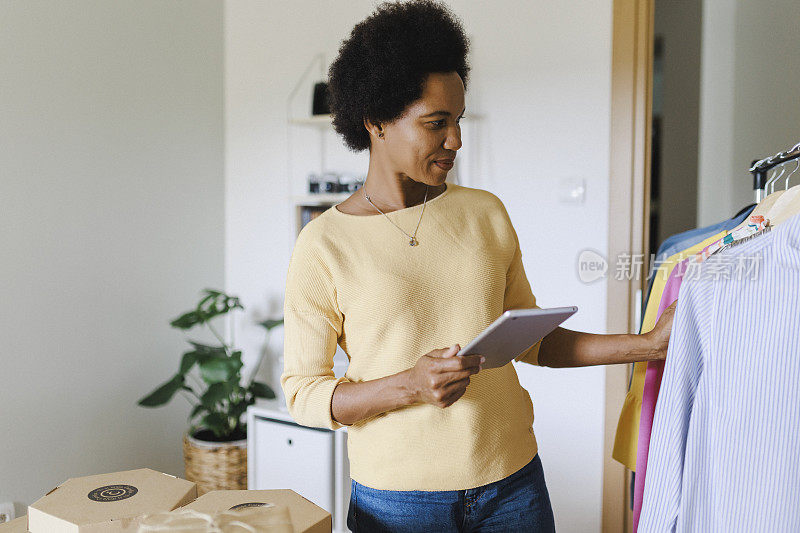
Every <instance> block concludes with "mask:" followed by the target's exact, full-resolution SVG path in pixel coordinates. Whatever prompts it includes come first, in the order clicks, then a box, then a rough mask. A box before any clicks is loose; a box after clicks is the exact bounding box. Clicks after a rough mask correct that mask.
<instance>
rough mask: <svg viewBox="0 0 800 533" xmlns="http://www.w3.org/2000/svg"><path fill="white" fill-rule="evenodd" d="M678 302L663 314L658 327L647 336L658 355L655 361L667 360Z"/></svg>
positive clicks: (657, 324)
mask: <svg viewBox="0 0 800 533" xmlns="http://www.w3.org/2000/svg"><path fill="white" fill-rule="evenodd" d="M677 304H678V301H677V300H675V301H674V302H673V303H672V305H670V306H669V307H667V308H666V309H664V312H663V313H661V317H659V319H658V322H657V323H656V326H655V327H654V328H653V330H652V331H650V332H649V333H647V334H646V335H647V336H648V337H649V338H650V341H651V342H652V346H653V350H654V352H655V353H656V357H655V358H654V359H656V360H661V361H663V360H664V359H666V358H667V347H668V346H669V335H670V332H671V331H672V319H673V318H674V317H675V306H676V305H677Z"/></svg>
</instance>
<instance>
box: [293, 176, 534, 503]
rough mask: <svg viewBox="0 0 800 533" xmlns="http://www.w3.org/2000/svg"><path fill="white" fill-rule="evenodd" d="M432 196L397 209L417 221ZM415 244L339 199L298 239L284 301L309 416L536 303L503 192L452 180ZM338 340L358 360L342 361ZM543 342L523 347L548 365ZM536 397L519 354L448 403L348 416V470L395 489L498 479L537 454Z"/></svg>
mask: <svg viewBox="0 0 800 533" xmlns="http://www.w3.org/2000/svg"><path fill="white" fill-rule="evenodd" d="M422 208H423V207H422V205H417V206H412V207H409V208H406V209H401V210H398V211H394V212H391V213H388V216H389V218H391V219H392V221H393V222H394V223H395V224H397V225H398V226H399V227H400V228H403V229H404V230H405V231H408V232H412V231H413V229H414V227H415V226H416V224H417V221H418V220H419V217H420V212H421V210H422ZM417 239H418V241H419V244H418V245H417V246H413V247H412V246H409V238H408V237H406V236H405V235H403V234H402V233H401V232H400V231H399V230H398V229H397V228H396V227H395V226H394V225H392V223H391V222H389V220H387V219H386V218H385V217H384V216H383V215H381V214H379V213H376V214H375V215H374V216H369V215H368V216H358V215H350V214H346V213H342V212H341V211H339V210H338V209H336V207H335V206H334V207H331V208H330V209H328V210H327V211H325V212H323V213H322V214H321V215H319V216H318V217H317V218H315V219H314V220H312V221H311V222H309V223H308V224H307V225H306V226H305V227H304V228H303V230H302V231H301V232H300V235H299V236H298V238H297V242H296V244H295V247H294V251H293V252H292V257H291V260H290V263H289V271H288V275H287V282H286V299H285V302H284V313H285V316H284V320H285V332H284V335H285V338H284V371H283V374H282V375H281V387H282V388H283V391H284V393H285V395H286V402H287V407H288V408H289V412H290V414H291V415H292V417H293V418H294V419H295V420H296V421H297V422H298V423H299V424H302V425H305V426H314V427H324V428H330V429H338V428H341V427H343V426H342V425H341V424H340V423H338V422H337V421H336V420H335V419H333V417H332V414H331V400H332V397H333V391H334V389H335V387H336V386H337V385H338V384H339V383H340V382H343V381H351V382H360V381H367V380H374V379H378V378H382V377H385V376H390V375H393V374H396V373H398V372H401V371H404V370H407V369H409V368H411V367H413V366H414V365H415V364H416V362H417V361H418V360H419V358H420V357H422V356H423V355H425V354H426V353H428V352H430V351H431V350H434V349H439V348H447V347H449V346H452V345H453V344H455V343H458V344H460V345H461V346H465V345H466V344H467V343H468V342H469V341H471V340H472V339H473V338H474V337H475V336H476V335H477V334H478V333H480V332H481V331H483V330H484V329H485V328H486V327H487V326H488V325H489V324H491V323H492V322H494V320H495V319H497V318H498V317H499V316H500V315H501V314H502V313H503V312H504V311H505V310H508V309H519V308H533V307H537V306H536V299H535V298H534V296H533V294H532V292H531V288H530V285H529V283H528V280H527V278H526V276H525V270H524V268H523V265H522V253H521V251H520V246H519V241H518V238H517V234H516V231H515V230H514V227H513V226H512V224H511V220H510V218H509V216H508V213H507V211H506V209H505V207H504V206H503V203H502V202H501V201H500V199H498V198H497V197H496V196H495V195H493V194H491V193H489V192H487V191H483V190H480V189H473V188H469V187H464V186H460V185H456V184H452V183H448V184H447V189H446V190H445V192H443V193H442V194H440V195H439V196H436V197H435V198H433V199H432V200H429V201H428V202H427V205H426V207H425V213H424V216H423V218H422V222H421V223H420V226H419V230H418V233H417ZM337 343H338V344H339V345H340V346H341V347H342V349H343V350H344V351H345V353H346V354H347V356H348V359H349V366H348V369H347V372H346V373H345V376H344V377H340V378H336V377H335V376H334V373H333V356H334V353H335V351H336V345H337ZM539 344H540V343H538V344H536V345H534V346H532V347H531V348H529V349H528V350H527V351H526V352H525V353H523V354H521V355H520V356H518V357H517V360H518V361H524V362H527V363H530V364H536V363H537V358H538V352H539ZM532 424H533V405H532V403H531V399H530V396H529V395H528V392H527V391H526V390H525V389H524V388H523V387H522V386H521V385H520V383H519V379H518V377H517V372H516V369H515V368H514V365H512V364H507V365H505V366H503V367H501V368H493V369H484V370H482V371H480V372H479V373H477V374H474V375H472V376H471V378H470V384H469V386H468V387H467V390H466V393H465V394H464V396H462V397H461V398H459V399H458V401H456V402H455V403H454V404H452V405H451V406H449V407H446V408H444V409H443V408H440V407H437V406H434V405H430V404H426V403H416V404H414V405H409V406H405V407H402V408H399V409H395V410H392V411H389V412H386V413H382V414H378V415H376V416H373V417H371V418H369V419H367V420H362V421H359V422H356V423H355V424H352V425H350V426H348V442H347V447H348V454H349V459H350V476H351V477H352V478H353V479H355V480H356V481H358V482H359V483H361V484H363V485H366V486H368V487H373V488H376V489H389V490H426V491H435V490H463V489H467V488H474V487H478V486H480V485H485V484H488V483H493V482H495V481H498V480H500V479H503V478H505V477H507V476H509V475H511V474H513V473H514V472H516V471H518V470H519V469H521V468H522V467H523V466H525V465H526V464H527V463H528V462H530V460H531V459H533V457H534V456H535V455H536V452H537V445H536V439H535V437H534V434H533V428H532Z"/></svg>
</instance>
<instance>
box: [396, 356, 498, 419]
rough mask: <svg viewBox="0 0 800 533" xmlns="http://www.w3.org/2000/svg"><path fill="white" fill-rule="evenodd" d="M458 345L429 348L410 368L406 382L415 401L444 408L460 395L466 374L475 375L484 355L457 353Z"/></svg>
mask: <svg viewBox="0 0 800 533" xmlns="http://www.w3.org/2000/svg"><path fill="white" fill-rule="evenodd" d="M459 350H461V346H459V345H458V344H454V345H453V346H451V347H450V348H442V349H439V350H432V351H430V352H428V353H427V354H425V355H423V356H422V357H420V359H419V361H417V364H416V365H414V367H413V368H411V369H410V370H409V382H410V386H411V389H412V391H414V399H415V401H416V402H424V403H429V404H432V405H435V406H437V407H441V408H445V407H449V406H450V405H452V404H454V403H455V402H456V400H458V399H459V398H461V397H462V396H463V395H464V393H465V392H466V390H467V385H469V377H470V376H471V375H472V374H477V373H478V371H480V369H481V363H483V362H484V361H485V358H484V357H483V356H481V355H480V354H478V355H465V356H456V354H457V353H458V351H459Z"/></svg>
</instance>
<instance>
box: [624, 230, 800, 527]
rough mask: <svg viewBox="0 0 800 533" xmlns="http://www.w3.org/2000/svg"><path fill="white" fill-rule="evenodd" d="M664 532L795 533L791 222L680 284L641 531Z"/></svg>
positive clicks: (798, 430) (799, 449) (799, 375)
mask: <svg viewBox="0 0 800 533" xmlns="http://www.w3.org/2000/svg"><path fill="white" fill-rule="evenodd" d="M753 265H756V266H755V272H753ZM753 278H755V279H753ZM662 531H697V532H702V533H707V532H724V533H729V532H736V531H742V532H762V531H764V532H783V531H786V532H788V531H792V532H797V531H800V215H796V216H794V217H792V218H791V219H789V220H788V221H786V222H784V223H783V224H781V225H780V226H779V227H777V228H776V229H774V230H772V231H770V232H768V233H766V234H764V235H759V236H757V237H754V238H753V239H750V240H748V241H747V242H742V243H740V244H738V245H736V246H734V247H732V248H730V249H727V250H723V251H720V253H718V254H716V255H713V256H711V257H710V258H709V259H708V260H706V261H705V262H703V263H700V264H699V267H698V269H697V270H695V271H691V272H690V271H687V273H686V277H685V278H684V281H683V284H682V285H681V292H680V296H679V298H678V306H677V310H676V315H675V321H674V324H673V328H672V336H671V339H670V345H669V350H668V353H667V360H666V366H665V369H664V377H663V381H662V384H661V390H660V393H659V397H658V403H657V405H656V412H655V419H654V422H653V432H652V437H651V441H650V452H649V455H648V461H647V479H646V481H645V489H644V497H643V506H642V514H641V518H640V522H639V532H641V533H651V532H662Z"/></svg>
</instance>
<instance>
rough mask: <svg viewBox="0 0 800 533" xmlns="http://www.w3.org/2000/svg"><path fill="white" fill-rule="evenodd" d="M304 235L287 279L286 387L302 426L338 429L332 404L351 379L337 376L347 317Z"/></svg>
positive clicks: (283, 379) (325, 269) (288, 400)
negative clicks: (336, 364)
mask: <svg viewBox="0 0 800 533" xmlns="http://www.w3.org/2000/svg"><path fill="white" fill-rule="evenodd" d="M302 233H303V232H301V235H300V236H298V239H297V242H296V244H295V248H294V251H293V252H292V257H291V259H290V261H289V270H288V274H287V277H286V296H285V300H284V341H283V342H284V347H283V351H284V353H283V373H282V374H281V379H280V381H281V388H282V389H283V393H284V396H285V397H286V406H287V408H288V410H289V414H291V415H292V418H293V419H294V420H295V421H296V422H297V423H298V424H301V425H304V426H309V427H323V428H328V429H339V428H341V427H344V424H340V423H339V422H337V421H336V420H334V418H333V415H332V413H331V400H332V399H333V391H334V389H335V388H336V386H337V385H338V384H339V383H341V382H343V381H349V380H348V379H347V378H346V377H340V378H337V377H336V376H335V375H334V373H333V356H334V355H335V353H336V345H337V343H338V338H339V336H340V335H341V333H342V323H343V316H342V313H341V312H340V311H339V309H338V305H337V303H336V289H335V286H334V284H333V279H332V277H331V274H330V270H329V269H328V267H327V266H326V265H325V263H324V262H323V261H322V258H321V257H320V255H319V253H317V252H316V250H315V248H314V243H313V240H309V239H307V238H304V237H306V236H307V234H306V235H305V236H304V235H302Z"/></svg>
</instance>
